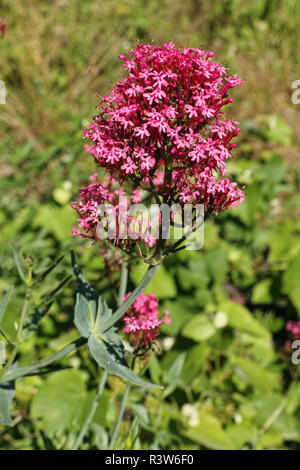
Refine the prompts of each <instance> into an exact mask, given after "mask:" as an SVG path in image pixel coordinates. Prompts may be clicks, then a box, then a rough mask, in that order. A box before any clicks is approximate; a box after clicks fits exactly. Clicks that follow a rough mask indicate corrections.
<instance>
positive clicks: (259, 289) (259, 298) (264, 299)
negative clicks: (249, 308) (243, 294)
mask: <svg viewBox="0 0 300 470" xmlns="http://www.w3.org/2000/svg"><path fill="white" fill-rule="evenodd" d="M271 286H272V279H264V280H263V281H260V282H258V283H257V284H256V285H255V286H254V288H253V291H252V296H251V302H252V303H253V304H262V305H268V304H271V303H272V302H273V297H272V294H271Z"/></svg>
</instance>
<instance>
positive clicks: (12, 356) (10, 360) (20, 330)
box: [2, 287, 31, 375]
mask: <svg viewBox="0 0 300 470" xmlns="http://www.w3.org/2000/svg"><path fill="white" fill-rule="evenodd" d="M30 291H31V289H30V287H26V291H25V298H24V303H23V307H22V311H21V316H20V323H19V325H18V332H17V338H16V344H15V346H14V348H13V350H12V352H11V354H10V356H9V358H8V361H7V363H6V364H5V367H4V369H3V371H2V373H3V375H4V374H5V371H7V370H8V369H9V368H10V367H11V365H12V364H13V362H14V360H15V357H16V355H17V354H18V351H19V346H20V343H21V340H22V333H23V328H24V324H25V318H26V313H27V309H28V304H29V298H30Z"/></svg>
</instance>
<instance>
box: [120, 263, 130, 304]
mask: <svg viewBox="0 0 300 470" xmlns="http://www.w3.org/2000/svg"><path fill="white" fill-rule="evenodd" d="M127 281H128V264H127V261H124V262H123V264H122V270H121V279H120V288H119V299H118V306H120V305H121V304H122V301H123V298H124V295H125V294H126V289H127Z"/></svg>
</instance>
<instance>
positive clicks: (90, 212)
mask: <svg viewBox="0 0 300 470" xmlns="http://www.w3.org/2000/svg"><path fill="white" fill-rule="evenodd" d="M90 180H92V183H91V184H89V185H88V186H85V187H84V188H82V189H81V190H80V191H79V193H80V198H79V199H78V200H77V201H74V202H73V203H72V208H73V209H75V210H76V212H77V213H78V227H77V228H76V229H74V230H73V231H72V235H80V236H82V237H84V238H90V239H92V240H97V241H98V242H100V244H102V242H103V240H106V239H107V240H109V241H112V242H113V243H114V244H115V245H117V246H119V247H120V248H122V249H123V250H124V251H125V252H126V253H129V254H132V251H133V248H134V247H135V246H136V244H137V243H139V242H140V241H143V243H145V244H146V245H147V246H148V247H149V248H152V247H153V246H154V245H155V243H156V239H155V238H154V237H153V236H152V235H151V233H150V229H151V226H152V224H153V222H152V221H151V220H148V218H147V216H144V214H143V213H140V212H138V213H135V214H131V213H130V210H129V211H127V209H128V207H129V205H130V204H131V203H132V204H137V203H140V202H141V201H142V198H141V194H142V192H141V191H140V190H139V189H134V190H133V191H132V194H131V196H130V197H128V196H127V194H126V193H125V191H124V190H123V189H122V188H120V186H119V184H118V182H117V181H116V180H115V179H114V178H112V177H111V176H107V177H106V178H105V179H104V182H102V183H100V182H99V181H98V177H97V175H96V174H93V175H91V177H90Z"/></svg>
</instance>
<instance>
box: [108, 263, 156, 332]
mask: <svg viewBox="0 0 300 470" xmlns="http://www.w3.org/2000/svg"><path fill="white" fill-rule="evenodd" d="M158 266H159V264H156V265H154V266H149V268H148V270H147V272H146V274H145V276H144V277H143V279H142V280H141V282H140V283H139V285H138V286H137V287H136V288H135V289H134V291H133V292H132V294H131V295H130V297H128V299H127V300H126V301H125V302H123V303H122V305H121V306H120V307H119V308H118V309H117V310H116V311H115V313H114V314H113V315H112V316H111V318H110V319H109V320H108V321H106V322H105V323H104V325H103V327H102V333H105V331H107V330H109V328H111V327H112V326H113V325H114V324H115V323H117V321H119V320H120V318H121V317H122V316H123V315H124V313H126V312H127V310H128V309H129V307H131V305H132V304H133V302H134V301H135V300H136V299H137V298H138V297H139V296H140V295H141V293H142V292H144V290H145V289H146V287H147V286H148V284H149V282H150V281H151V279H152V278H153V276H154V274H155V272H156V270H157V268H158Z"/></svg>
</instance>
